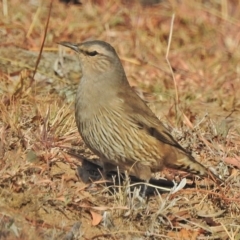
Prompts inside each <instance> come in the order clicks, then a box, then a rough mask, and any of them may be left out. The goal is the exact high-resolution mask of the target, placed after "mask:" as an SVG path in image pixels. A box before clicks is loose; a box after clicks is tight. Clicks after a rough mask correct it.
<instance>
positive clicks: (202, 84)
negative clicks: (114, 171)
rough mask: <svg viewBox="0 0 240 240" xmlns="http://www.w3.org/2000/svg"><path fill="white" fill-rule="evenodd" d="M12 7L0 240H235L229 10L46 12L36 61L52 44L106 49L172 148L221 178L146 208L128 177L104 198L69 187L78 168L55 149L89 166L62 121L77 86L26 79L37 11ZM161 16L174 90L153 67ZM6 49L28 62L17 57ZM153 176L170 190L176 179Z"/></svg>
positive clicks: (190, 4)
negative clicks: (171, 138) (163, 126)
mask: <svg viewBox="0 0 240 240" xmlns="http://www.w3.org/2000/svg"><path fill="white" fill-rule="evenodd" d="M20 2H21V1H17V0H9V1H7V3H5V1H2V2H0V9H1V13H0V22H1V28H0V160H1V161H0V238H1V239H240V227H239V225H240V217H239V213H240V196H239V192H240V173H239V168H240V155H239V149H240V121H239V119H240V114H239V110H240V98H239V94H240V92H239V89H240V66H239V62H240V51H239V42H240V34H239V33H240V18H239V11H238V10H239V7H240V6H239V3H238V1H234V0H232V1H230V0H229V1H227V0H223V1H215V0H211V1H200V0H199V1H174V0H173V1H163V2H162V3H160V4H158V5H156V6H154V7H153V6H152V7H150V6H145V7H143V6H141V5H140V4H139V3H138V2H135V3H133V2H131V3H128V1H126V2H125V3H123V2H120V1H104V0H95V1H93V0H92V1H82V2H83V4H82V5H80V6H75V5H67V6H66V5H64V4H62V3H59V2H58V1H54V3H53V7H52V13H51V17H50V22H49V27H48V32H47V36H46V41H45V47H44V49H43V59H46V57H47V58H48V56H50V55H47V54H50V53H49V52H51V54H53V55H51V56H55V58H56V59H57V58H58V46H57V44H56V43H57V42H59V41H65V40H69V41H73V42H81V41H84V40H87V39H101V40H105V41H108V42H110V43H111V44H112V45H113V46H114V47H115V48H116V50H117V52H118V53H119V55H120V57H121V59H122V61H123V64H124V68H125V70H126V73H127V76H128V79H129V81H130V83H131V85H132V86H134V87H135V89H136V90H137V91H138V92H139V93H140V94H141V95H142V96H143V97H144V98H145V99H146V100H148V101H149V102H150V103H149V104H150V106H151V108H152V109H153V110H154V111H155V113H156V114H157V115H158V116H159V118H161V119H162V120H163V121H164V122H165V123H167V125H168V126H169V127H170V128H171V129H172V133H173V134H174V135H175V137H176V138H177V139H178V140H179V141H180V142H181V144H182V145H183V146H184V147H186V148H189V149H190V150H191V151H193V153H194V155H195V156H196V158H197V159H198V160H199V161H200V162H202V163H203V164H205V165H207V166H213V167H214V168H215V170H216V171H217V172H218V173H219V174H221V175H222V176H224V178H225V179H226V183H225V184H224V185H223V186H221V187H220V186H209V184H210V181H209V180H208V179H205V180H202V181H200V182H199V181H197V182H198V184H197V186H196V187H195V188H190V187H185V188H181V187H179V188H177V187H176V186H175V188H174V189H175V190H174V189H173V190H172V191H171V192H170V193H162V194H159V193H158V192H155V194H154V195H152V196H151V197H150V199H149V201H144V200H143V199H142V198H141V197H140V196H139V192H138V189H135V190H134V191H133V190H132V188H131V189H130V185H131V183H130V182H129V180H128V178H127V180H126V181H125V182H124V183H123V185H121V186H118V185H119V184H118V183H119V182H118V178H117V179H115V185H116V187H115V188H113V189H112V188H111V187H109V186H108V187H107V186H106V185H105V184H104V181H98V182H96V183H94V184H85V183H83V182H82V181H81V180H80V179H79V178H78V176H77V174H76V170H77V167H78V166H80V165H81V161H80V160H79V159H78V158H75V157H73V156H71V155H69V154H67V153H66V149H67V150H69V149H78V151H79V152H81V153H82V154H83V156H84V157H87V158H94V156H93V155H92V154H91V153H90V152H89V151H88V150H87V149H86V148H85V146H84V144H83V143H82V141H81V139H80V137H79V134H78V132H77V129H76V126H75V121H74V114H73V111H74V107H73V100H72V99H73V96H74V91H76V84H77V82H78V79H79V77H76V76H75V75H73V76H72V75H71V77H70V79H69V78H67V77H65V78H64V77H63V78H57V77H56V76H54V73H53V66H46V67H45V69H44V66H45V65H44V63H43V62H40V65H41V64H42V65H41V69H40V70H38V71H37V74H36V76H35V79H34V80H33V79H32V74H33V69H34V66H35V63H36V61H37V53H38V52H39V49H40V45H41V42H42V40H43V35H44V31H45V26H46V21H47V16H48V11H49V1H43V4H42V5H39V6H37V5H32V4H30V3H29V2H30V1H25V2H24V3H20ZM32 2H34V1H32ZM36 2H37V1H36ZM6 4H8V5H6ZM6 6H8V11H7V10H6ZM2 10H4V11H2ZM3 13H4V14H5V16H3ZM173 13H175V20H174V24H173V29H172V34H173V35H172V39H171V45H170V46H171V47H170V50H169V53H168V60H169V63H170V65H171V67H172V70H173V74H174V78H175V83H176V86H175V85H174V81H173V76H172V74H171V70H170V68H169V65H168V64H167V61H166V59H165V56H166V54H167V48H168V39H169V35H170V31H171V28H170V25H171V20H172V16H173ZM15 46H17V47H19V48H24V49H25V50H28V51H30V50H31V51H34V52H36V55H31V54H30V55H29V56H28V54H26V55H25V56H26V57H24V56H23V55H21V57H20V58H19V56H20V55H17V54H14V53H13V51H12V50H11V49H12V48H13V47H15ZM6 48H8V49H9V52H8V54H7V56H4V55H3V51H4V49H6ZM49 58H50V57H49ZM44 62H47V61H46V60H44ZM23 63H24V64H23ZM23 66H24V67H23ZM26 66H29V67H27V68H28V70H26V69H25V68H26ZM15 69H17V70H15ZM176 87H177V89H176ZM176 90H177V93H178V98H179V101H176ZM161 176H164V177H167V178H168V179H171V180H173V179H175V180H176V181H178V182H180V181H181V178H183V179H184V177H185V176H186V174H185V175H184V174H180V173H178V172H176V171H164V172H163V173H162V174H161ZM131 191H133V193H130V192H131Z"/></svg>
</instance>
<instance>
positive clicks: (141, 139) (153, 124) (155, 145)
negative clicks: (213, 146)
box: [59, 40, 221, 182]
mask: <svg viewBox="0 0 240 240" xmlns="http://www.w3.org/2000/svg"><path fill="white" fill-rule="evenodd" d="M59 44H60V45H62V46H65V47H68V48H70V49H72V50H74V51H75V52H76V53H77V55H78V58H79V62H80V67H81V71H82V77H81V79H80V83H79V85H78V89H77V94H76V101H75V120H76V125H77V128H78V131H79V133H80V135H81V137H82V139H83V141H84V142H85V144H86V146H87V147H88V148H89V149H90V150H91V151H92V152H93V153H94V154H96V155H97V156H98V157H99V158H100V160H101V162H102V164H103V168H104V172H107V171H110V170H113V169H116V168H117V167H118V168H119V170H120V172H121V171H128V172H129V173H130V174H131V175H133V176H135V177H137V178H139V179H141V180H143V181H145V182H149V180H150V179H151V176H152V173H156V172H159V171H162V170H163V168H164V167H167V168H173V169H177V170H183V171H185V172H188V173H191V174H195V175H198V176H200V177H208V176H210V177H211V178H212V179H213V180H220V181H221V179H220V178H219V177H218V176H217V175H215V174H214V173H213V172H211V171H210V170H209V169H207V168H206V167H205V166H204V165H203V164H201V163H200V162H198V161H197V160H196V159H195V158H194V157H193V156H192V154H191V153H190V152H189V151H187V150H186V149H184V148H183V147H182V146H181V145H180V144H179V143H178V142H177V141H176V140H175V139H174V137H173V136H172V135H171V133H170V131H169V130H168V129H167V128H166V127H165V125H164V124H163V123H162V122H161V121H160V120H159V119H158V118H157V116H156V115H155V114H154V113H153V112H152V111H151V109H150V108H149V107H148V106H147V104H146V103H145V102H144V101H143V100H142V99H141V98H140V97H139V96H138V95H137V94H136V93H135V92H134V91H133V89H132V88H131V86H130V84H129V82H128V79H127V77H126V73H125V71H124V68H123V65H122V63H121V60H120V58H119V57H118V54H117V52H116V50H115V49H114V47H112V45H110V44H109V43H107V42H105V41H100V40H92V41H86V42H82V43H71V42H60V43H59Z"/></svg>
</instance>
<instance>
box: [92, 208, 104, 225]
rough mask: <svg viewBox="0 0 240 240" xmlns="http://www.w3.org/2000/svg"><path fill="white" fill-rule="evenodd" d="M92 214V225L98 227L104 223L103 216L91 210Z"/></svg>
mask: <svg viewBox="0 0 240 240" xmlns="http://www.w3.org/2000/svg"><path fill="white" fill-rule="evenodd" d="M90 213H91V215H92V225H93V226H97V225H98V224H99V223H100V222H101V221H102V216H101V215H100V214H98V213H96V212H94V211H91V210H90Z"/></svg>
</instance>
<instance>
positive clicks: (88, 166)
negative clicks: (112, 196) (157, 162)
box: [77, 157, 195, 196]
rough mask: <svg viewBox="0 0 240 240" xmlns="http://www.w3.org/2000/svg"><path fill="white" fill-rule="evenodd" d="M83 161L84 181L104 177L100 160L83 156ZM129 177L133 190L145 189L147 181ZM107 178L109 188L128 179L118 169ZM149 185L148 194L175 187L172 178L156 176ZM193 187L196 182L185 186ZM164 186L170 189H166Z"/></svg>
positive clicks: (81, 172)
mask: <svg viewBox="0 0 240 240" xmlns="http://www.w3.org/2000/svg"><path fill="white" fill-rule="evenodd" d="M93 161H94V162H93ZM81 162H82V166H78V168H77V174H78V176H79V178H80V179H81V180H82V181H83V182H84V183H91V182H96V181H99V180H100V179H103V175H102V172H103V168H102V166H101V165H100V163H99V162H98V161H95V160H89V159H86V158H84V157H81ZM128 177H129V179H130V183H131V184H130V189H131V190H133V189H134V188H135V187H136V186H137V187H141V190H140V191H144V190H143V189H144V185H145V184H146V183H145V182H144V181H143V180H141V179H139V178H137V177H135V176H131V175H130V176H128ZM114 179H115V180H114ZM105 180H106V185H107V186H108V187H109V189H110V190H114V187H115V185H116V182H117V185H123V184H124V181H126V175H125V174H121V173H119V172H117V171H111V172H108V173H107V175H106V178H105ZM141 183H142V184H141ZM149 185H150V186H148V187H147V189H145V190H146V192H145V194H146V196H152V195H154V194H155V193H156V189H158V191H159V192H169V191H170V189H171V188H173V187H174V183H173V182H172V181H170V180H166V179H154V178H151V179H150V181H149ZM131 186H132V187H131ZM193 187H195V184H194V183H193V184H186V185H185V187H184V188H193ZM161 188H163V189H161ZM164 188H165V189H169V190H164ZM140 193H141V192H140Z"/></svg>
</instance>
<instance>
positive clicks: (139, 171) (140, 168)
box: [132, 162, 152, 198]
mask: <svg viewBox="0 0 240 240" xmlns="http://www.w3.org/2000/svg"><path fill="white" fill-rule="evenodd" d="M132 172H133V174H134V175H135V176H137V177H138V178H140V179H142V180H144V182H145V184H144V185H143V191H142V194H141V195H142V197H143V198H145V196H146V192H147V188H148V186H147V184H148V183H149V180H150V178H151V175H152V173H151V169H150V167H149V166H146V165H143V164H141V163H140V162H137V163H135V164H134V165H133V168H132Z"/></svg>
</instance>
